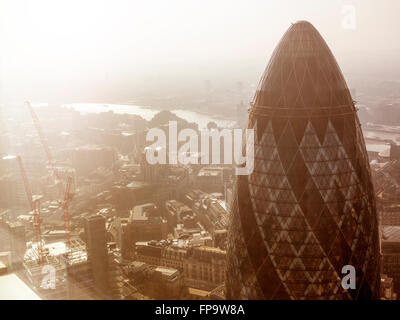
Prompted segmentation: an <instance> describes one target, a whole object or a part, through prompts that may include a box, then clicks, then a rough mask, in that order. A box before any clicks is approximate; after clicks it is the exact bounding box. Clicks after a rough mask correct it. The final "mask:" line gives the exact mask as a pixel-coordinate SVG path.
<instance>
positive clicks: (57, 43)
mask: <svg viewBox="0 0 400 320" xmlns="http://www.w3.org/2000/svg"><path fill="white" fill-rule="evenodd" d="M344 5H353V6H354V7H355V8H356V26H355V28H354V29H346V28H343V26H342V24H343V20H344V19H345V13H344V12H343V6H344ZM399 10H400V2H399V1H397V0H387V1H384V3H383V2H382V1H374V0H351V1H339V0H330V1H320V0H305V1H297V0H284V1H257V0H252V1H236V0H235V1H226V0H222V1H208V0H206V1H183V0H182V1H176V0H172V1H154V0H151V1H121V0H117V1H105V0H100V1H75V0H72V1H71V0H68V1H67V0H65V1H64V0H62V1H51V0H35V1H29V0H24V1H23V0H16V1H11V0H9V1H8V0H5V1H4V0H3V1H2V2H1V13H0V14H1V22H2V28H1V36H0V44H1V55H0V57H1V71H2V73H1V74H2V78H1V81H2V86H1V88H2V99H3V101H7V102H19V101H23V100H25V99H28V98H29V99H31V100H33V101H38V102H57V103H67V102H101V103H103V102H109V103H110V102H114V103H115V102H119V103H129V102H130V101H137V100H138V99H139V101H140V102H143V103H145V104H152V103H153V100H154V98H155V97H157V98H159V99H168V98H171V97H174V98H175V100H173V102H172V104H174V103H176V104H182V105H184V106H185V107H190V104H191V102H192V100H193V99H195V98H196V99H197V98H199V97H202V96H204V94H205V92H206V89H205V87H206V86H205V82H207V83H208V84H209V85H210V86H211V88H212V90H231V91H235V90H236V89H237V86H236V83H237V82H241V83H242V84H243V88H244V90H250V91H251V90H254V88H255V86H256V85H257V83H258V79H259V77H260V75H261V73H262V71H263V70H264V68H265V66H266V63H267V61H268V59H269V57H270V55H271V54H272V51H273V49H274V47H275V46H276V45H277V42H278V41H279V39H280V37H281V36H282V34H283V33H284V32H285V30H286V29H287V27H288V26H289V25H290V23H292V22H295V21H297V20H302V19H307V20H308V21H310V22H311V23H313V24H314V25H315V26H316V28H317V29H318V30H319V31H320V33H321V34H322V35H323V37H325V38H326V39H328V44H329V45H330V48H331V50H332V51H333V53H334V54H335V56H336V58H337V60H338V62H339V64H340V65H341V67H342V70H343V73H344V75H345V76H346V79H347V81H348V85H349V87H351V88H354V87H356V88H357V87H359V88H361V89H362V88H364V87H365V86H368V85H370V82H371V83H374V82H376V79H375V78H374V76H376V75H379V76H380V79H382V80H398V79H400V70H399V65H400V63H399V60H400V57H399V55H398V54H397V53H398V52H399V50H400V42H399V41H398V34H397V30H398V29H399V28H400V20H399V19H398V12H399ZM244 98H245V99H246V98H249V100H250V99H251V95H249V96H245V97H244ZM245 102H246V103H247V102H248V101H245ZM167 104H168V103H167Z"/></svg>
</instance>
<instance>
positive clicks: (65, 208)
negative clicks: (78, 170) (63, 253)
mask: <svg viewBox="0 0 400 320" xmlns="http://www.w3.org/2000/svg"><path fill="white" fill-rule="evenodd" d="M71 185H72V177H71V176H68V178H67V186H66V188H65V193H64V201H63V204H62V208H63V212H64V229H65V236H66V244H67V249H70V228H69V211H68V207H69V203H70V201H71V200H72V198H73V193H71Z"/></svg>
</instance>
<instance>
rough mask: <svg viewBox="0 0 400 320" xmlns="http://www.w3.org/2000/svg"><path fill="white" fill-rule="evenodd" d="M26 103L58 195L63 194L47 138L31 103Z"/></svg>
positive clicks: (62, 187)
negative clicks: (56, 186)
mask: <svg viewBox="0 0 400 320" xmlns="http://www.w3.org/2000/svg"><path fill="white" fill-rule="evenodd" d="M26 105H27V106H28V109H29V112H30V113H31V116H32V120H33V124H34V126H35V128H36V131H37V133H38V136H39V139H40V142H41V144H42V146H43V149H44V152H45V154H46V158H47V162H48V163H49V166H50V168H51V170H52V172H53V175H54V178H55V180H56V183H57V185H58V188H59V192H60V195H63V194H64V186H63V184H62V182H61V179H60V175H59V174H58V170H57V167H56V165H55V161H54V158H53V156H52V155H51V152H50V148H49V145H48V143H47V139H46V137H45V135H44V134H43V131H42V127H41V126H40V122H39V118H38V117H37V115H36V113H35V110H33V107H32V105H31V103H30V102H29V101H26Z"/></svg>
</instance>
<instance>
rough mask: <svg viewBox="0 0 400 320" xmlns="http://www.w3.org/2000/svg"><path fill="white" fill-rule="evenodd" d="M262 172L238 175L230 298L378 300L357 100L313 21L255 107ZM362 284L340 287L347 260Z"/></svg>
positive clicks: (301, 25) (287, 42)
mask: <svg viewBox="0 0 400 320" xmlns="http://www.w3.org/2000/svg"><path fill="white" fill-rule="evenodd" d="M248 128H253V129H254V131H255V149H254V158H255V159H254V171H253V173H252V174H250V175H248V176H237V180H236V186H235V196H234V200H233V212H232V221H231V226H230V232H229V238H228V259H229V261H228V270H227V283H226V286H227V298H228V299H375V298H377V297H378V296H379V283H380V276H379V275H380V274H379V236H378V222H377V214H376V208H375V199H374V192H373V187H372V183H371V173H370V168H369V162H368V158H367V152H366V149H365V144H364V139H363V135H362V132H361V128H360V124H359V120H358V117H357V113H356V108H355V107H354V102H353V100H352V98H351V95H350V93H349V89H348V87H347V85H346V82H345V80H344V78H343V75H342V73H341V71H340V68H339V66H338V64H337V63H336V60H335V58H334V56H333V55H332V53H331V51H330V49H329V48H328V46H327V44H326V43H325V41H324V40H323V39H322V37H321V35H320V34H319V32H318V31H317V30H316V29H315V28H314V27H313V26H312V25H311V24H310V23H308V22H305V21H300V22H297V23H295V24H293V25H292V26H291V27H290V28H289V30H288V31H287V32H286V34H285V35H284V36H283V38H282V39H281V41H280V43H279V45H278V46H277V48H276V49H275V51H274V53H273V56H272V58H271V60H270V62H269V64H268V66H267V68H266V70H265V72H264V75H263V77H262V79H261V81H260V84H259V87H258V89H257V91H256V94H255V97H254V100H253V103H252V106H251V108H250V111H249V119H248ZM345 265H352V266H354V267H355V270H356V289H349V290H345V289H344V288H343V287H342V286H341V279H342V277H343V276H344V275H343V274H342V273H341V271H342V268H343V266H345Z"/></svg>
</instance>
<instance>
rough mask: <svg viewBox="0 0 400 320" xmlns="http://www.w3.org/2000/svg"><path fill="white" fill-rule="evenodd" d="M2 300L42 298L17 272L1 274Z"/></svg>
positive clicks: (0, 294) (0, 297)
mask: <svg viewBox="0 0 400 320" xmlns="http://www.w3.org/2000/svg"><path fill="white" fill-rule="evenodd" d="M0 300H41V299H40V297H39V296H38V295H37V294H36V293H35V292H34V291H33V290H32V289H31V288H29V286H28V285H27V284H26V283H25V282H23V281H22V280H21V279H20V278H19V277H18V276H17V275H16V274H15V273H11V274H7V275H4V276H0Z"/></svg>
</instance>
